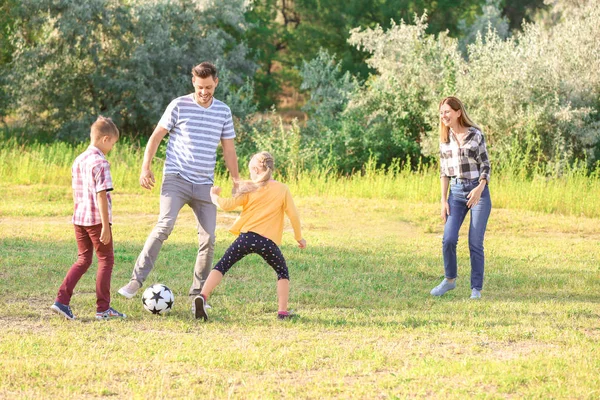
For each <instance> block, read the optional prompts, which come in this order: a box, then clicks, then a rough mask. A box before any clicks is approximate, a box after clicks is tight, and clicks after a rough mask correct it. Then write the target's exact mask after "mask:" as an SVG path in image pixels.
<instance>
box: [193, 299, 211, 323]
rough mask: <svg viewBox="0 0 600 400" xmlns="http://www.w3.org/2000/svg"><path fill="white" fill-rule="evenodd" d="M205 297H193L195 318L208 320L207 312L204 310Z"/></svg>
mask: <svg viewBox="0 0 600 400" xmlns="http://www.w3.org/2000/svg"><path fill="white" fill-rule="evenodd" d="M206 306H207V304H206V299H205V298H204V296H202V295H199V296H196V298H195V299H194V316H195V317H196V319H203V320H205V321H207V320H208V313H207V312H206Z"/></svg>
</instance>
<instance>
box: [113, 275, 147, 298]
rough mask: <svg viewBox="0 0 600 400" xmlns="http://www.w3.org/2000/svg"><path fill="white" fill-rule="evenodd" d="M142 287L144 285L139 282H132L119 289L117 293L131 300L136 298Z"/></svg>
mask: <svg viewBox="0 0 600 400" xmlns="http://www.w3.org/2000/svg"><path fill="white" fill-rule="evenodd" d="M141 287H142V285H141V284H140V283H139V282H138V281H136V280H131V281H129V283H128V284H127V285H125V286H123V287H122V288H121V289H119V291H118V292H117V293H119V294H120V295H122V296H125V297H126V298H128V299H131V298H133V296H135V294H136V293H137V291H138V290H140V288H141Z"/></svg>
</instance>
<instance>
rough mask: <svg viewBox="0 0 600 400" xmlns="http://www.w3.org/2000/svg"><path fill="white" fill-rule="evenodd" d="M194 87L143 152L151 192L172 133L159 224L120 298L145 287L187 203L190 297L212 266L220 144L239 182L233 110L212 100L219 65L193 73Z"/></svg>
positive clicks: (143, 180) (198, 68) (145, 180)
mask: <svg viewBox="0 0 600 400" xmlns="http://www.w3.org/2000/svg"><path fill="white" fill-rule="evenodd" d="M192 84H193V86H194V93H191V94H189V95H186V96H182V97H178V98H176V99H175V100H173V101H172V102H171V103H170V104H169V106H168V107H167V109H166V110H165V112H164V114H163V116H162V118H161V119H160V121H159V123H158V125H157V126H156V128H155V129H154V132H152V136H150V139H149V140H148V145H147V146H146V151H145V152H144V162H143V164H142V173H141V175H140V185H141V186H142V187H144V188H146V189H152V188H153V187H154V183H155V180H154V174H153V173H152V168H151V167H152V159H153V158H154V155H155V154H156V150H157V149H158V146H159V145H160V143H161V141H162V140H163V138H164V137H165V136H166V135H167V133H168V134H169V141H168V145H167V154H166V159H165V166H164V177H163V183H162V186H161V190H160V215H159V217H158V222H157V224H156V226H155V227H154V229H153V230H152V232H151V233H150V236H148V239H147V240H146V243H145V245H144V248H143V250H142V252H141V253H140V255H139V257H138V258H137V261H136V263H135V267H134V268H133V273H132V275H131V280H130V281H129V283H128V284H127V285H125V286H123V287H122V288H121V289H119V294H121V295H123V296H125V297H127V298H128V299H130V298H132V297H133V296H135V294H136V292H137V291H138V290H139V289H140V288H141V287H142V284H143V283H144V281H145V280H146V278H147V277H148V274H149V273H150V271H151V270H152V268H153V267H154V264H155V262H156V259H157V257H158V253H159V252H160V249H161V247H162V244H163V242H164V241H165V240H167V238H168V237H169V235H170V234H171V232H172V231H173V227H174V226H175V221H176V220H177V215H178V214H179V211H180V210H181V208H182V207H183V206H184V205H185V204H188V205H189V206H190V207H191V208H192V210H193V211H194V214H195V216H196V220H197V222H198V243H199V249H198V256H197V258H196V265H195V267H194V278H193V281H192V287H191V288H190V291H189V295H190V296H192V298H194V297H195V296H197V295H199V294H200V291H201V289H202V286H203V285H204V282H205V281H206V278H207V277H208V274H209V272H210V270H211V267H212V261H213V252H214V245H215V227H216V220H217V209H216V206H215V205H214V204H213V203H212V202H211V199H210V188H211V187H212V185H213V181H214V168H215V162H216V159H217V146H218V145H219V142H220V143H221V146H223V158H224V159H225V165H226V167H227V169H228V170H229V174H230V175H231V178H232V179H233V181H234V185H235V182H237V180H238V179H239V174H238V164H237V155H236V152H235V145H234V138H235V132H234V129H233V120H232V117H231V110H230V109H229V107H228V106H227V105H226V104H225V103H223V102H221V101H219V100H217V99H215V98H214V97H213V94H214V92H215V89H216V88H217V85H218V84H219V78H218V77H217V69H216V68H215V66H214V65H212V64H211V63H208V62H203V63H201V64H199V65H197V66H195V67H194V68H192ZM234 187H235V186H234Z"/></svg>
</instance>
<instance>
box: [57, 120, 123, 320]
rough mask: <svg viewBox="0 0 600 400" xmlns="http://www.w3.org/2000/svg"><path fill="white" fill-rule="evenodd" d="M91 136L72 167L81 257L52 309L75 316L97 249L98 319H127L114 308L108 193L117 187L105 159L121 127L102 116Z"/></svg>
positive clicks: (65, 315)
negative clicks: (76, 294)
mask: <svg viewBox="0 0 600 400" xmlns="http://www.w3.org/2000/svg"><path fill="white" fill-rule="evenodd" d="M90 139H91V144H90V146H89V147H88V148H87V150H85V151H84V152H83V153H81V154H80V155H79V157H77V158H76V159H75V162H74V163H73V168H72V176H73V181H72V187H73V201H74V203H75V211H74V213H73V225H74V227H75V239H76V240H77V248H78V257H77V261H75V263H74V264H73V265H72V266H71V268H70V269H69V271H68V272H67V276H66V277H65V279H64V281H63V283H62V285H61V286H60V288H59V289H58V295H57V296H56V301H55V302H54V304H53V305H52V306H51V307H50V308H51V309H52V311H54V312H55V313H57V314H59V315H62V316H64V317H65V318H67V319H70V320H73V319H75V316H74V315H73V312H72V311H71V307H70V306H69V303H70V301H71V296H73V289H75V285H77V282H79V279H80V278H81V277H82V275H83V274H84V273H85V272H86V271H87V270H88V268H89V267H90V265H91V264H92V256H93V253H94V250H96V256H97V258H98V272H97V274H96V298H97V300H96V319H100V320H102V319H111V318H125V317H126V315H125V314H122V313H120V312H118V311H116V310H115V309H113V308H112V307H110V278H111V274H112V268H113V264H114V254H113V241H112V235H111V229H110V224H111V222H112V203H111V198H110V194H109V193H108V192H110V191H111V190H113V186H112V178H111V176H110V164H109V163H108V161H106V158H105V155H106V154H108V152H109V151H110V150H111V149H112V148H113V146H114V144H115V142H116V141H117V140H118V139H119V130H118V129H117V126H116V125H115V124H114V122H113V121H112V120H111V119H110V118H105V117H103V116H99V117H98V119H97V120H96V122H94V123H93V124H92V127H91V131H90Z"/></svg>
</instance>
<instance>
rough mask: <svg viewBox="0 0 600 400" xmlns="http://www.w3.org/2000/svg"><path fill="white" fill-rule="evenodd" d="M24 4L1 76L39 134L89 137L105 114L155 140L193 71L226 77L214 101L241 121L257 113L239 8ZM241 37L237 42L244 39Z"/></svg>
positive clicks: (17, 110)
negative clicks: (205, 69) (207, 69)
mask: <svg viewBox="0 0 600 400" xmlns="http://www.w3.org/2000/svg"><path fill="white" fill-rule="evenodd" d="M207 4H208V5H205V6H202V5H201V4H200V3H198V2H195V1H192V0H177V1H166V0H159V1H149V0H133V1H127V2H124V1H119V0H90V1H85V2H79V1H75V0H58V1H56V0H54V1H50V0H44V1H38V0H23V1H22V2H21V3H20V5H19V7H18V8H17V9H16V11H17V13H18V21H17V22H16V23H15V27H14V32H13V33H12V35H11V43H13V45H14V49H15V50H14V53H13V57H12V61H11V62H10V63H9V64H8V65H7V66H5V68H4V72H3V73H2V75H3V78H4V80H6V82H7V87H8V96H9V98H10V101H9V102H6V104H10V105H11V107H10V110H8V111H10V112H12V113H13V114H14V115H17V116H18V117H19V118H20V119H21V122H22V123H24V124H26V125H27V126H28V128H29V129H31V130H33V131H43V132H52V133H57V134H58V137H59V138H62V139H83V138H85V137H87V134H88V129H89V125H90V123H91V122H92V121H93V120H94V119H95V117H96V116H97V115H98V114H104V115H107V116H110V117H112V118H113V119H114V120H115V122H116V123H117V125H118V126H119V127H120V128H121V130H122V131H123V132H127V133H129V134H133V135H140V134H141V135H149V134H150V133H151V132H152V129H153V128H154V126H155V124H156V123H157V121H158V119H159V118H160V116H161V114H162V112H163V111H164V109H165V108H166V106H167V105H168V103H169V102H170V101H171V100H172V99H173V98H175V97H177V96H181V95H184V94H187V93H190V92H191V91H192V86H191V82H190V81H191V68H192V67H193V66H194V65H196V64H198V63H200V62H202V61H205V60H208V61H212V62H214V63H215V64H216V65H217V66H218V67H219V69H220V77H221V84H220V85H219V88H218V90H217V93H216V96H217V97H218V98H220V99H223V100H225V101H226V102H228V103H229V104H230V105H231V107H232V111H233V112H234V114H235V115H237V116H238V117H244V116H245V115H247V114H248V113H250V112H252V111H253V106H252V104H251V102H250V101H249V99H250V100H251V98H252V92H251V90H250V88H251V87H252V84H251V82H250V81H249V80H248V78H249V77H250V76H252V74H253V73H254V71H255V69H256V65H255V64H254V63H253V62H252V61H250V60H249V59H248V56H247V54H248V51H247V48H246V46H245V45H244V43H243V42H242V41H241V40H240V39H239V38H236V35H235V32H236V31H240V30H242V31H243V29H244V26H245V24H244V15H243V12H244V3H243V1H242V0H224V1H220V2H218V4H217V3H212V2H211V3H207ZM238 36H240V35H238Z"/></svg>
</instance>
